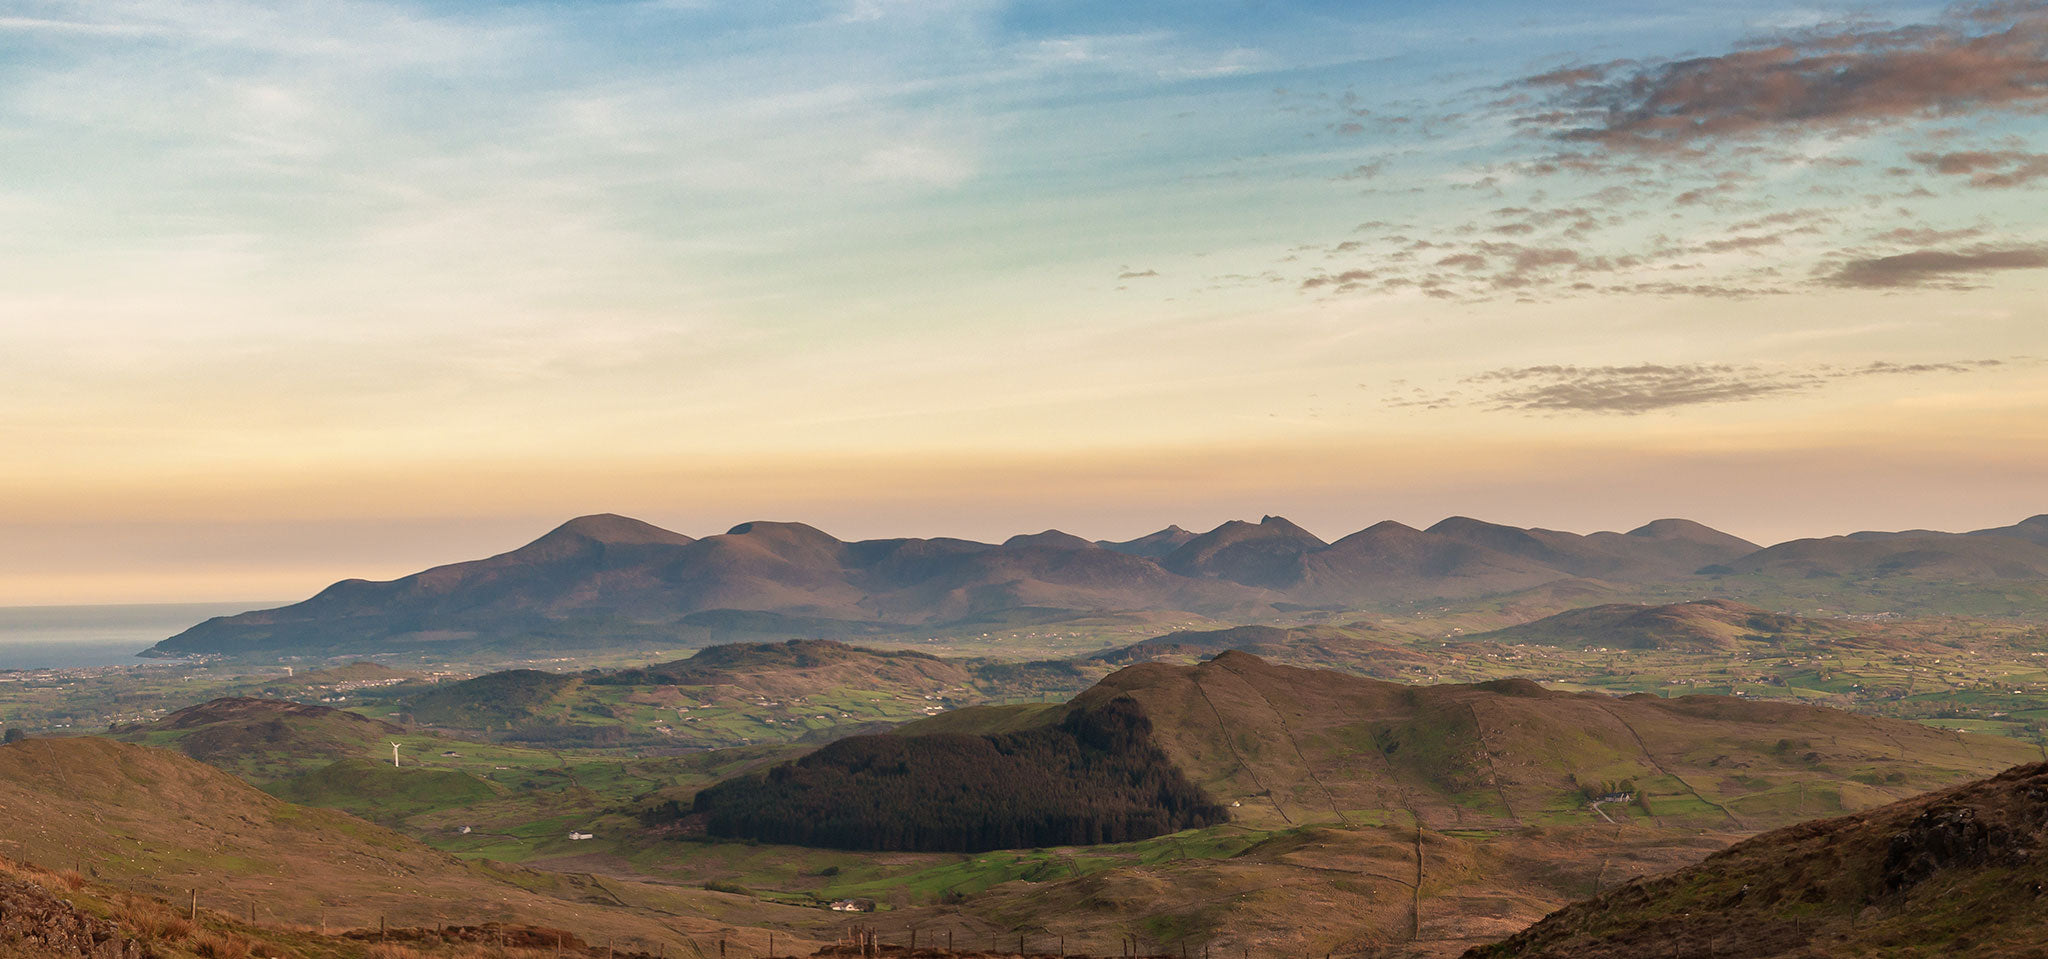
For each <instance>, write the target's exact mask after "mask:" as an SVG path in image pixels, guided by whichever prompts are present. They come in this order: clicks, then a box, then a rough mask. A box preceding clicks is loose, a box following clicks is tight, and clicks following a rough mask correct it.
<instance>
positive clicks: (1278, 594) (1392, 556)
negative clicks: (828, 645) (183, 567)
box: [152, 514, 1754, 655]
mask: <svg viewBox="0 0 2048 959" xmlns="http://www.w3.org/2000/svg"><path fill="white" fill-rule="evenodd" d="M1751 552H1754V546H1753V544H1749V543H1746V542H1744V541H1742V540H1740V539H1737V538H1735V537H1732V536H1727V535H1725V534H1721V533H1717V532H1715V531H1713V530H1709V529H1707V528H1706V527H1703V526H1699V525H1698V524H1694V523H1688V522H1685V521H1681V520H1659V521H1657V522H1655V523H1651V524H1649V525H1647V526H1644V527H1641V528H1639V529H1636V530H1633V531H1631V532H1628V533H1595V534H1591V535H1589V536H1578V535H1576V534H1571V533H1560V532H1556V531H1550V530H1518V529H1515V528H1512V527H1506V526H1497V525H1493V524H1486V523H1480V522H1478V521H1476V520H1468V519H1462V518H1460V519H1452V520H1446V521H1444V522H1443V523H1439V524H1437V525H1436V526H1434V527H1431V528H1430V529H1429V530H1417V529H1414V528H1412V527H1408V526H1403V525H1401V524H1399V523H1392V522H1388V523H1380V524H1378V525H1375V526H1373V527H1371V528H1368V529H1365V530H1362V531H1360V532H1357V533H1354V534H1352V535H1350V536H1346V537H1343V538H1341V539H1339V540H1337V541H1335V542H1329V543H1326V542H1324V541H1323V540H1322V539H1320V538H1318V537H1316V536H1315V535H1314V534H1311V533H1309V532H1308V531H1306V530H1304V529H1302V528H1301V527H1299V526H1297V525H1295V524H1294V523H1292V522H1289V521H1288V520H1286V519H1285V518H1282V517H1277V516H1268V517H1265V518H1263V519H1262V520H1260V521H1259V522H1258V523H1246V522H1240V521H1235V520H1233V521H1230V522H1226V523H1224V524H1222V525H1220V526H1218V527H1216V528H1215V529H1212V530H1210V531H1208V532H1206V533H1201V534H1194V533H1190V532H1188V531H1186V530H1181V529H1179V528H1178V527H1169V528H1167V529H1165V530H1161V531H1159V532H1157V533H1153V534H1150V535H1148V536H1144V537H1140V538H1138V539H1135V540H1131V541H1127V542H1099V543H1097V542H1089V541H1087V540H1084V539H1082V538H1080V537H1077V536H1073V535H1070V534H1067V533H1064V532H1061V531H1058V530H1047V531H1044V532H1041V533H1033V534H1028V535H1020V536H1015V537H1011V538H1010V539H1008V540H1006V541H1005V542H1003V543H1001V544H999V545H991V544H987V543H977V542H970V541H967V540H959V539H943V538H941V539H882V540H865V541H860V542H844V541H841V540H839V539H836V538H834V537H832V536H830V535H828V534H826V533H824V532H823V531H821V530H818V529H816V528H814V527H811V526H807V525H804V524H802V523H770V522H751V523H742V524H740V525H738V526H735V527H733V528H732V529H731V530H729V531H727V532H726V533H724V534H720V535H716V536H707V537H704V538H702V539H694V538H691V537H689V536H684V535H682V534H679V533H673V532H669V531H667V530H663V529H660V528H658V527H654V526H651V525H648V524H646V523H642V522H640V521H638V520H632V519H628V518H626V517H621V516H614V515H609V514H605V515H597V516H585V517H580V518H578V519H574V520H571V521H569V522H567V523H564V524H563V525H562V526H560V527H558V528H556V529H555V530H553V531H551V532H549V533H547V534H546V535H544V536H542V537H540V538H539V539H537V540H535V541H533V542H531V543H529V544H527V545H525V546H522V547H520V548H518V549H515V550H512V551H510V552H507V553H503V554H500V555H497V556H493V557H490V558H488V559H482V560H476V561H473V562H466V563H456V564H452V565H449V566H441V567H436V568H434V569H430V570H426V571H424V572H420V573H415V574H413V575H411V576H406V577H402V578H400V579H397V580H392V581H390V582H381V583H380V582H369V581H365V580H345V581H343V582H339V583H335V584H334V585H332V586H330V587H328V588H327V589H325V590H322V591H321V592H320V593H319V594H318V595H315V596H313V597H312V598H310V599H308V600H305V601H304V602H301V603H296V604H293V605H290V606H284V607H279V608H276V609H268V610H257V611H253V612H248V613H243V614H240V615H236V616H230V617H222V618H218V619H213V620H208V621H207V622H204V623H201V624H198V625H196V626H194V627H192V628H191V629H188V630H186V631H184V632H182V633H180V634H178V635H177V636H174V637H171V638H169V639H166V640H164V641H163V642H161V643H159V644H158V645H157V646H156V647H155V648H154V649H153V650H152V654H154V655H179V654H186V653H215V654H226V655H262V654H277V653H283V652H291V653H296V654H320V655H338V654H344V653H367V652H379V651H393V650H441V651H444V652H459V651H463V650H474V649H479V648H489V649H495V650H500V651H518V650H532V649H543V648H545V649H564V648H578V647H593V646H606V647H618V646H631V645H634V644H640V645H644V646H669V647H673V645H674V644H675V643H676V642H677V641H678V640H681V641H683V642H685V643H699V642H710V641H713V640H714V639H716V638H721V637H723V638H728V639H729V638H735V637H739V636H746V635H755V636H774V635H778V634H780V635H782V636H787V635H789V634H792V633H795V634H808V635H840V636H858V635H876V634H887V633H899V634H900V633H905V632H909V631H912V630H916V629H929V628H933V627H943V626H946V625H947V624H955V625H959V624H970V623H981V622H990V623H1001V622H1057V621H1062V620H1071V619H1075V618H1079V617H1086V616H1092V615H1100V614H1103V613H1111V612H1119V611H1166V612H1188V613H1198V614H1203V615H1209V616H1212V617H1218V618H1225V619H1234V620H1238V621H1245V620H1255V619H1259V618H1262V617H1268V616H1272V615H1275V614H1276V613H1278V612H1280V611H1282V610H1289V609H1297V608H1301V607H1304V606H1306V607H1325V608H1329V607H1348V606H1356V605H1360V604H1370V603H1382V602H1414V601H1420V600H1432V599H1453V598H1469V597H1474V596H1485V595H1496V594H1503V593H1511V592H1515V591H1518V590H1527V589H1533V588H1538V587H1542V586H1544V585H1545V584H1548V583H1554V582H1558V581H1561V580H1571V579H1586V578H1587V577H1589V576H1598V577H1602V578H1605V579H1611V580H1614V581H1617V582H1626V583H1650V582H1664V581H1667V580H1671V579H1674V578H1681V579H1682V578H1686V577H1688V576H1690V575H1691V570H1693V569H1696V568H1698V567H1700V566H1704V565H1710V564H1725V563H1728V562H1732V561H1735V560H1737V559H1738V558H1740V557H1742V556H1743V555H1745V554H1748V553H1751Z"/></svg>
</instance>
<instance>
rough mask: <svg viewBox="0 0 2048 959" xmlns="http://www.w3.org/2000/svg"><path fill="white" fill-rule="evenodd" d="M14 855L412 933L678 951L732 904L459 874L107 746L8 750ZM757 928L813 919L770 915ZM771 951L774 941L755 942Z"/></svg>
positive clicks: (295, 915)
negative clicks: (500, 929) (434, 929)
mask: <svg viewBox="0 0 2048 959" xmlns="http://www.w3.org/2000/svg"><path fill="white" fill-rule="evenodd" d="M0 817H4V818H5V819H6V821H8V822H10V823H12V824H13V826H11V827H10V828H9V829H7V830H6V831H5V832H4V833H0V855H5V856H8V857H11V858H15V859H20V860H24V861H27V862H31V863H36V864H38V865H42V866H46V867H50V868H71V867H74V866H76V867H80V868H82V870H83V871H84V872H86V873H88V874H89V875H91V876H93V877H96V878H99V879H103V880H105V881H107V882H109V883H112V884H115V885H117V886H120V887H122V888H125V889H130V890H136V891H140V892H145V893H149V894H153V895H161V896H170V897H174V898H183V897H184V895H185V890H188V889H197V890H198V894H199V898H200V902H201V904H202V905H204V906H208V907H213V908H224V909H225V910H226V911H230V912H235V913H237V914H239V913H241V912H242V911H243V910H245V909H246V908H247V906H248V904H250V903H252V902H253V903H255V904H256V906H257V910H258V917H259V918H260V919H262V920H264V921H288V922H292V923H298V924H302V925H312V924H316V923H319V922H321V921H322V920H323V919H324V920H325V921H327V922H329V923H331V924H334V925H336V926H354V927H362V926H372V927H374V926H375V925H376V924H377V918H378V917H379V916H385V917H388V918H389V920H390V921H391V922H392V923H393V924H397V925H406V926H419V925H426V926H432V925H438V924H440V923H446V922H458V923H468V924H474V923H478V922H483V921H498V922H516V923H531V924H536V925H546V926H554V927H558V928H566V929H570V930H572V931H578V932H581V933H584V934H586V936H588V935H591V934H596V933H599V932H603V933H604V934H607V935H616V936H618V937H620V940H621V942H622V943H643V944H645V945H646V947H647V948H649V949H653V948H656V947H658V946H659V945H660V944H661V943H664V942H666V943H670V947H669V948H670V950H671V951H673V950H674V949H675V948H676V947H677V946H678V945H680V943H681V941H682V940H683V939H684V938H685V937H686V936H688V935H691V934H697V935H699V936H700V937H701V936H704V935H709V936H713V937H715V936H716V930H717V929H718V928H719V926H718V924H717V923H714V922H712V921H710V920H708V919H703V918H695V917H703V916H709V915H715V914H717V913H718V912H719V911H721V910H722V909H723V908H724V906H723V905H722V904H721V903H722V900H721V899H720V898H719V896H718V895H717V894H714V893H709V892H705V891H702V890H685V889H677V888H671V887H651V886H642V885H640V884H637V883H629V882H622V881H617V880H604V881H601V882H600V881H598V880H595V879H592V878H591V877H588V876H572V875H558V874H550V873H537V872H532V871H528V870H524V869H519V868H515V867H509V866H501V865H496V864H490V863H474V862H464V861H461V860H458V859H456V858H454V857H452V856H449V855H447V854H445V853H441V852H437V851H434V850H432V849H428V848H427V847H425V846H423V845H421V844H419V843H417V842H415V841H413V840H411V839H408V838H406V837H404V836H401V835H399V834H397V833H394V832H390V831H388V830H385V829H382V828H380V827H377V826H373V825H370V824H369V823H366V822H363V821H362V820H360V819H356V818H354V817H352V816H349V815H346V814H344V813H339V812H333V811H329V810H324V809H311V808H306V807H302V806H294V805H291V804H289V803H286V802H283V801H281V800H278V799H275V798H273V797H271V796H269V795H266V794H264V793H262V792H260V791H258V790H256V789H255V788H254V787H252V786H250V785H248V784H247V783H244V782H242V781H241V780H239V779H236V778H235V777H233V776H230V775H228V774H227V773H224V772H221V771H220V770H217V769H214V768H213V767H211V766H207V765H204V764H201V763H199V762H196V761H193V760H191V759H187V758H185V757H183V756H180V755H178V754H176V753H172V752H169V751H166V750H160V749H150V748H146V747H142V746H133V745H128V744H124V743H117V742H113V741H111V740H106V739H96V738H86V737H81V738H74V739H31V740H26V741H24V742H20V743H15V744H12V745H9V746H4V747H0ZM752 915H753V919H752V920H750V921H753V922H778V921H783V920H800V919H805V918H808V917H809V913H808V912H807V911H804V910H795V909H787V910H785V909H781V908H779V907H773V906H762V907H760V909H759V911H756V912H754V913H753V914H752ZM747 934H748V935H749V936H750V937H751V938H752V940H753V941H754V942H755V943H756V945H755V946H754V948H755V949H757V950H758V948H759V945H758V944H759V943H760V942H761V941H762V940H763V939H764V938H765V935H766V934H765V932H763V931H760V930H749V931H748V933H747Z"/></svg>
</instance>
